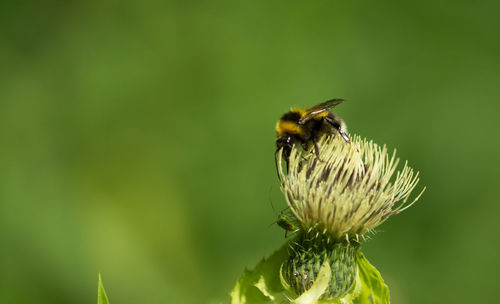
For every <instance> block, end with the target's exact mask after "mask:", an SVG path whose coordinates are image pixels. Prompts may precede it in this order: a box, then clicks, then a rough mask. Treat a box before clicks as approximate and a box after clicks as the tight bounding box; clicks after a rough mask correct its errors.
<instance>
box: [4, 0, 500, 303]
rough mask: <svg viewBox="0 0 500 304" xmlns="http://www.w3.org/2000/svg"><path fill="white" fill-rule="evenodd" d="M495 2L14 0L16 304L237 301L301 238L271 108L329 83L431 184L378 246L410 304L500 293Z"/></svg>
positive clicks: (7, 47) (318, 94)
mask: <svg viewBox="0 0 500 304" xmlns="http://www.w3.org/2000/svg"><path fill="white" fill-rule="evenodd" d="M499 8H500V5H499V4H498V2H494V1H478V2H467V1H418V2H411V3H410V2H400V1H377V2H361V1H309V2H306V1H241V2H236V1H229V0H228V1H213V0H212V1H166V2H165V1H144V2H137V1H109V2H107V3H103V2H102V1H44V2H39V1H2V3H1V4H0V136H1V148H0V202H1V205H0V246H1V250H0V256H1V261H0V263H1V264H0V267H1V268H0V273H1V279H0V297H1V302H2V303H82V304H83V303H95V301H96V288H97V274H98V272H101V273H102V276H103V280H104V285H105V287H106V290H107V292H108V295H109V297H110V300H111V302H112V303H125V304H126V303H206V302H209V301H218V300H227V299H228V296H227V293H228V292H229V291H230V290H231V289H232V287H233V285H234V283H235V282H236V279H237V278H238V277H239V276H240V275H241V274H242V271H243V269H244V267H245V266H248V267H252V266H253V265H255V264H256V263H257V262H258V261H259V260H260V259H261V258H262V257H263V256H265V255H268V254H270V253H272V252H273V250H275V249H277V248H278V247H279V246H280V245H281V244H282V243H284V233H283V231H282V230H280V229H279V228H278V227H277V226H276V225H273V226H271V227H269V225H270V224H272V223H273V221H274V220H275V219H276V212H275V211H273V208H272V207H271V203H270V201H272V202H273V204H274V206H275V207H274V208H275V209H276V210H280V209H281V208H283V207H284V204H285V202H284V198H283V197H282V195H281V193H280V191H279V187H278V183H277V178H276V176H275V168H274V162H273V152H274V149H275V147H274V136H275V135H274V125H275V122H276V120H277V119H278V118H279V117H280V115H281V114H282V113H283V112H285V111H287V109H288V108H289V107H290V106H292V105H293V106H297V105H301V106H312V105H314V104H316V103H319V102H321V101H324V100H326V99H329V98H333V97H342V98H345V99H346V100H347V101H346V103H344V104H342V105H341V106H339V107H338V108H337V109H336V113H338V114H339V115H341V116H342V117H343V118H344V119H345V120H346V122H347V124H348V126H349V130H350V132H351V133H357V134H360V135H362V136H365V137H367V138H370V139H373V140H375V141H376V142H378V143H380V144H384V143H385V144H387V145H388V147H389V148H391V149H392V148H397V149H398V155H399V157H400V158H402V159H403V160H406V159H408V160H409V161H410V164H411V165H412V166H413V167H414V168H416V169H417V170H420V171H421V175H422V180H421V184H420V185H421V186H423V185H426V186H427V187H428V190H427V191H426V193H425V194H424V196H423V197H422V198H421V200H420V201H419V202H418V203H417V204H416V205H415V206H414V207H412V208H411V209H409V210H408V211H407V212H404V213H403V214H401V215H398V216H397V217H394V218H393V219H391V220H390V221H388V222H386V223H385V224H384V225H382V226H381V227H380V229H379V230H380V231H381V233H379V234H377V235H375V236H374V237H373V239H372V240H371V241H369V242H368V243H366V244H365V246H364V248H365V249H364V251H365V254H366V255H367V257H368V258H369V259H370V261H371V262H372V263H373V264H374V265H375V266H376V267H377V268H378V269H379V270H380V271H381V273H382V275H383V277H384V279H385V280H386V282H387V283H388V285H389V287H390V289H391V295H392V299H393V303H495V302H499V301H500V296H499V294H498V288H497V285H498V282H499V280H498V271H499V270H500V262H499V259H498V252H499V251H500V242H499V241H498V239H499V237H500V226H499V225H500V224H499V214H500V204H499V194H500V193H499V192H500V187H499V182H500V180H499V177H498V168H499V166H500V161H499V155H500V144H499V141H498V138H499V135H498V132H499V130H500V128H499V118H498V117H499V114H500V103H499V101H500V90H499V80H500V40H499V38H498V33H499V32H500V19H499V18H498V9H499ZM421 186H420V187H419V188H418V189H420V188H421Z"/></svg>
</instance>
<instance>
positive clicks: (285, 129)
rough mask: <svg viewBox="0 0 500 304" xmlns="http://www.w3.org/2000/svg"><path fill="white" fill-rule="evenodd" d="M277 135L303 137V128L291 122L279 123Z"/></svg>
mask: <svg viewBox="0 0 500 304" xmlns="http://www.w3.org/2000/svg"><path fill="white" fill-rule="evenodd" d="M276 133H277V134H278V137H280V136H282V135H285V134H299V135H302V127H301V126H299V125H298V124H296V123H294V122H291V121H281V120H280V121H278V123H277V124H276Z"/></svg>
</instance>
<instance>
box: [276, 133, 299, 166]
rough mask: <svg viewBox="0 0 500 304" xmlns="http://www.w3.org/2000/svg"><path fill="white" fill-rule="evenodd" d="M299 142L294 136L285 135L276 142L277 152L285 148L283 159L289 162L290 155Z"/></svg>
mask: <svg viewBox="0 0 500 304" xmlns="http://www.w3.org/2000/svg"><path fill="white" fill-rule="evenodd" d="M295 142H297V140H296V139H295V137H294V136H293V135H285V136H282V137H280V138H278V139H277V140H276V152H278V151H279V150H280V149H281V148H283V152H282V153H283V154H282V156H283V158H284V159H286V160H287V161H288V158H289V157H290V153H291V152H292V147H293V145H294V144H295Z"/></svg>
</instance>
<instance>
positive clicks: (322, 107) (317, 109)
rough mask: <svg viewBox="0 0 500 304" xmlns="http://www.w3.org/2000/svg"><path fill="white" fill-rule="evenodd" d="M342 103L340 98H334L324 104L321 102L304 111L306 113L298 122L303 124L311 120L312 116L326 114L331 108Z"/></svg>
mask: <svg viewBox="0 0 500 304" xmlns="http://www.w3.org/2000/svg"><path fill="white" fill-rule="evenodd" d="M342 102H344V100H343V99H340V98H334V99H331V100H328V101H325V102H322V103H320V104H318V105H315V106H314V107H312V108H309V109H307V110H306V113H305V114H304V115H303V116H302V118H301V119H300V120H299V124H301V125H302V124H304V123H305V122H306V121H308V120H310V119H312V118H313V117H314V116H316V115H318V114H321V113H323V112H326V111H328V110H330V109H331V108H333V107H335V106H337V105H339V104H341V103H342Z"/></svg>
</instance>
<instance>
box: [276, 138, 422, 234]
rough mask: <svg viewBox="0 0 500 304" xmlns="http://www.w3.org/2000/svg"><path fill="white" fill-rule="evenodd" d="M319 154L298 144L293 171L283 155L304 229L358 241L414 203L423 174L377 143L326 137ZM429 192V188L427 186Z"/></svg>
mask: <svg viewBox="0 0 500 304" xmlns="http://www.w3.org/2000/svg"><path fill="white" fill-rule="evenodd" d="M318 147H319V155H316V154H315V153H314V152H313V151H302V150H301V149H300V148H295V147H294V148H293V149H292V152H291V154H290V157H289V164H288V170H286V168H284V167H285V166H283V165H282V161H283V159H282V156H281V152H280V155H279V159H278V162H279V166H278V167H279V175H280V179H281V189H282V191H283V193H284V194H285V197H286V200H287V203H288V206H289V208H290V211H291V212H292V213H293V215H294V216H295V217H296V218H297V220H298V222H299V223H300V225H301V228H302V230H303V231H304V232H306V233H308V234H311V233H313V234H323V236H327V238H328V239H330V238H331V239H332V241H334V240H342V239H346V240H347V241H349V240H350V239H357V240H359V237H363V235H364V234H365V233H366V232H368V231H370V230H372V229H374V228H375V227H377V226H378V225H380V224H381V223H382V222H384V221H385V220H386V219H387V218H389V217H390V216H392V215H395V214H397V213H399V212H401V211H403V210H404V209H406V208H408V207H410V206H411V205H412V204H413V203H415V201H417V199H418V198H419V197H420V195H421V194H422V192H423V191H422V192H421V193H420V194H419V195H418V196H417V197H416V198H415V199H414V200H413V201H412V202H411V203H409V204H407V201H408V197H409V196H410V194H411V192H412V190H413V189H414V188H415V186H416V185H417V183H418V181H419V178H418V173H415V172H414V171H413V169H412V168H410V167H409V166H408V165H407V163H405V164H404V166H403V168H402V169H401V170H399V171H397V172H396V167H397V165H398V162H399V159H397V158H396V155H395V152H393V153H392V154H390V153H388V152H387V148H386V147H385V146H383V147H380V146H378V145H377V144H375V143H373V142H372V141H367V140H365V139H361V138H360V137H359V136H354V137H353V138H352V140H351V142H350V143H346V142H345V141H344V140H342V139H341V137H340V136H335V137H324V138H323V139H321V140H320V142H319V143H318ZM424 190H425V189H424Z"/></svg>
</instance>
